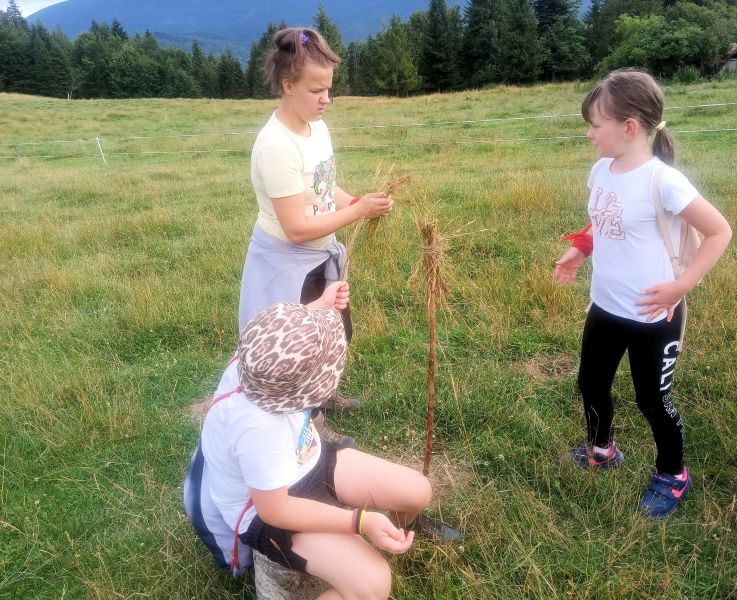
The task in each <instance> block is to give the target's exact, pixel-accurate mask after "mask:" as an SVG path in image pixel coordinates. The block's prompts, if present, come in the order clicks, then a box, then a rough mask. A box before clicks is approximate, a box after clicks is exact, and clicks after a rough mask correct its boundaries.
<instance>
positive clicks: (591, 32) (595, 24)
mask: <svg viewBox="0 0 737 600" xmlns="http://www.w3.org/2000/svg"><path fill="white" fill-rule="evenodd" d="M584 24H585V26H586V49H587V50H588V52H589V56H590V59H591V66H592V67H593V65H596V64H598V63H599V62H601V60H602V59H603V58H604V57H605V56H606V55H607V54H608V53H609V47H608V43H607V40H608V39H609V38H608V36H607V34H606V30H605V29H606V28H605V25H604V18H603V11H602V3H601V0H592V2H591V5H590V6H589V9H588V10H587V11H586V16H585V17H584ZM590 72H591V69H589V73H590Z"/></svg>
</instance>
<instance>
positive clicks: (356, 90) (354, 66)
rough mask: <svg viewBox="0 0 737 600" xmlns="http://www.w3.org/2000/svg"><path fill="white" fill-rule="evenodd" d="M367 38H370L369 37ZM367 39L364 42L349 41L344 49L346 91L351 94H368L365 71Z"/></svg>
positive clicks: (366, 65)
mask: <svg viewBox="0 0 737 600" xmlns="http://www.w3.org/2000/svg"><path fill="white" fill-rule="evenodd" d="M369 39H371V38H370V37H369ZM367 46H368V40H367V41H365V42H351V43H350V44H349V45H348V50H347V51H346V61H345V62H346V68H347V71H348V84H347V86H346V92H347V93H349V94H350V95H351V96H365V95H367V94H369V84H368V82H367V78H366V71H367V67H368V65H369V62H368V57H367V55H366V48H367Z"/></svg>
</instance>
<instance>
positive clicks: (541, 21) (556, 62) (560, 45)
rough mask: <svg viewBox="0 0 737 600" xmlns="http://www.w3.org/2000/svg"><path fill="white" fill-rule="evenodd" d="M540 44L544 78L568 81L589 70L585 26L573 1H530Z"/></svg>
mask: <svg viewBox="0 0 737 600" xmlns="http://www.w3.org/2000/svg"><path fill="white" fill-rule="evenodd" d="M532 6H533V9H534V11H535V16H536V17H537V27H538V31H539V32H540V36H541V39H542V44H543V77H544V78H546V79H571V78H575V77H578V76H580V75H582V74H583V73H584V72H585V71H586V69H587V68H588V67H589V64H590V60H589V53H588V50H587V48H586V37H585V29H584V25H583V24H582V23H581V22H580V21H579V20H578V18H577V17H576V14H575V8H574V3H573V0H533V4H532Z"/></svg>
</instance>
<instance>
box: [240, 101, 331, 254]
mask: <svg viewBox="0 0 737 600" xmlns="http://www.w3.org/2000/svg"><path fill="white" fill-rule="evenodd" d="M251 182H252V183H253V189H254V190H255V192H256V201H257V202H258V209H259V210H258V217H257V219H256V223H257V224H258V225H260V226H261V228H262V229H264V231H266V232H267V233H269V234H271V235H273V236H274V237H276V238H279V239H280V240H283V241H289V239H288V238H287V236H286V234H285V233H284V230H283V229H282V227H281V224H280V223H279V219H278V217H277V216H276V212H275V211H274V205H273V204H272V201H271V199H272V198H284V197H286V196H294V195H296V194H299V193H304V198H305V215H307V216H315V215H321V214H327V213H330V212H334V211H335V183H336V168H335V158H334V156H333V145H332V143H331V140H330V132H329V131H328V128H327V125H325V123H324V122H323V121H314V122H311V123H310V135H309V136H308V137H304V136H301V135H297V134H295V133H293V132H292V131H290V130H289V129H288V128H287V127H286V126H285V125H284V124H283V123H282V122H281V121H279V119H277V118H276V113H274V114H272V115H271V118H270V119H269V121H268V122H267V123H266V125H264V127H263V129H261V131H260V132H259V134H258V136H257V137H256V141H255V143H254V144H253V150H252V151H251ZM334 240H335V234H332V233H331V234H330V235H327V236H325V237H321V238H319V239H316V240H312V241H309V242H304V243H305V245H307V246H313V247H316V248H324V247H326V246H328V245H329V244H330V243H331V242H333V241H334Z"/></svg>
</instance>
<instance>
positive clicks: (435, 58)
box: [419, 0, 462, 91]
mask: <svg viewBox="0 0 737 600" xmlns="http://www.w3.org/2000/svg"><path fill="white" fill-rule="evenodd" d="M461 32H462V26H461V17H460V12H459V10H458V9H457V8H453V9H451V10H449V9H448V5H447V4H446V2H445V0H430V6H429V8H428V11H427V19H426V23H425V32H424V35H423V36H422V40H423V44H422V58H421V61H420V64H419V67H420V76H421V77H422V82H423V87H424V89H425V90H428V91H442V90H452V89H455V88H456V87H458V84H459V83H460V76H459V72H458V55H459V53H460V46H461V40H462V37H461V36H462V33H461Z"/></svg>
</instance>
